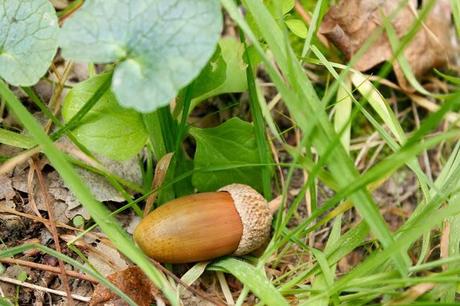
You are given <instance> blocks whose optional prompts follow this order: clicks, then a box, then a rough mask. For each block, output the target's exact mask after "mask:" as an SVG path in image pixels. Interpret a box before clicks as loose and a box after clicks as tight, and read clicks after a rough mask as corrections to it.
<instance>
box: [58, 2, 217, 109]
mask: <svg viewBox="0 0 460 306" xmlns="http://www.w3.org/2000/svg"><path fill="white" fill-rule="evenodd" d="M221 15H222V14H221V11H220V5H219V3H218V1H216V0H197V1H175V2H173V3H171V2H170V1H168V0H138V1H118V0H88V1H85V4H84V5H83V7H82V8H81V9H79V10H78V12H77V13H75V15H74V16H72V17H71V18H70V19H69V20H68V21H67V22H66V23H65V24H64V27H63V28H62V32H61V36H60V43H61V47H62V51H63V55H64V57H66V58H69V59H73V60H79V61H87V62H93V63H111V62H117V63H118V65H117V67H116V68H115V72H114V76H113V81H112V89H113V91H114V93H115V95H116V96H117V98H118V100H119V102H120V104H121V105H123V106H125V107H131V108H134V109H136V110H138V111H141V112H150V111H153V110H155V109H157V108H159V107H161V106H165V105H167V104H168V103H169V102H170V101H171V100H172V99H173V98H174V97H175V96H176V94H177V92H178V91H179V90H180V89H181V88H182V87H183V86H185V85H186V84H188V83H189V82H190V81H192V80H193V79H194V78H195V77H196V76H197V75H198V74H199V72H200V70H201V69H202V68H203V67H204V65H205V64H206V63H207V61H208V59H209V58H210V57H211V56H212V54H213V52H214V50H215V47H216V44H217V42H218V39H219V35H220V31H221V28H222V16H221Z"/></svg>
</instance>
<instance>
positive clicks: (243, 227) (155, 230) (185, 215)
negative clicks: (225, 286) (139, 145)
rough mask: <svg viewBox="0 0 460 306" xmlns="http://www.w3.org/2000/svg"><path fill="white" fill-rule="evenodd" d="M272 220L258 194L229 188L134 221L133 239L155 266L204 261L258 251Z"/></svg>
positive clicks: (189, 198)
mask: <svg viewBox="0 0 460 306" xmlns="http://www.w3.org/2000/svg"><path fill="white" fill-rule="evenodd" d="M271 221H272V214H271V212H270V209H269V207H268V204H267V202H266V201H265V199H264V198H263V197H262V196H261V195H260V194H259V193H258V192H257V191H255V190H254V189H252V188H251V187H249V186H246V185H241V184H232V185H228V186H225V187H223V188H221V189H219V191H218V192H205V193H198V194H194V195H189V196H185V197H181V198H178V199H175V200H173V201H170V202H168V203H166V204H164V205H162V206H160V207H159V208H157V209H155V210H154V211H153V212H151V213H150V214H148V215H147V216H146V217H145V218H144V219H143V220H142V221H141V222H140V223H139V225H138V226H137V228H136V229H135V231H134V240H135V241H136V243H137V244H138V245H139V247H140V248H141V249H142V250H143V251H144V252H145V253H146V254H147V255H148V256H150V257H152V258H154V259H155V260H157V261H159V262H164V263H188V262H195V261H204V260H209V259H213V258H216V257H220V256H224V255H230V254H233V255H244V254H247V253H250V252H252V251H254V250H256V249H258V248H259V247H261V246H262V245H263V244H264V243H265V242H266V241H267V240H268V237H269V235H270V227H271Z"/></svg>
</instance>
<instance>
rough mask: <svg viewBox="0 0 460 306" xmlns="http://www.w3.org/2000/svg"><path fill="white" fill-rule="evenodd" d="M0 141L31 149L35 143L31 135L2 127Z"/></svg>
mask: <svg viewBox="0 0 460 306" xmlns="http://www.w3.org/2000/svg"><path fill="white" fill-rule="evenodd" d="M0 143H3V144H6V145H9V146H12V147H16V148H21V149H30V148H32V147H33V146H34V145H35V142H34V140H33V139H32V138H30V137H29V136H26V135H22V134H19V133H15V132H12V131H10V130H7V129H2V128H0Z"/></svg>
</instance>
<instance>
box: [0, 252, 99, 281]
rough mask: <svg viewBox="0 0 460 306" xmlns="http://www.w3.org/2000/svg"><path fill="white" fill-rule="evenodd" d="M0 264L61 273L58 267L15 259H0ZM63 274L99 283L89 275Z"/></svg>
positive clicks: (73, 272)
mask: <svg viewBox="0 0 460 306" xmlns="http://www.w3.org/2000/svg"><path fill="white" fill-rule="evenodd" d="M0 262H1V263H6V264H12V265H19V266H24V267H29V268H33V269H38V270H42V271H47V272H51V273H55V274H59V273H61V270H60V269H59V268H58V267H53V266H49V265H44V264H39V263H36V262H31V261H27V260H21V259H15V258H0ZM65 274H67V275H68V276H71V277H75V278H78V279H81V280H85V281H88V282H91V283H93V284H98V283H99V281H98V280H97V279H95V278H93V277H91V276H89V275H86V274H83V273H80V272H76V271H70V270H65Z"/></svg>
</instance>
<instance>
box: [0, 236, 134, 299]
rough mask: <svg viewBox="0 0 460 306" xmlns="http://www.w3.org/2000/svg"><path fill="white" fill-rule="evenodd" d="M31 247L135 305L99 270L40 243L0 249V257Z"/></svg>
mask: <svg viewBox="0 0 460 306" xmlns="http://www.w3.org/2000/svg"><path fill="white" fill-rule="evenodd" d="M32 249H37V250H40V251H41V252H43V253H45V254H49V255H51V256H54V257H56V258H58V259H61V260H62V261H64V262H66V263H68V264H70V265H72V266H73V267H75V268H77V269H79V270H80V271H82V272H85V273H87V274H89V275H91V276H92V277H94V278H95V279H97V280H98V281H99V282H100V283H101V284H103V285H104V286H106V287H107V288H109V289H110V290H111V291H113V292H114V293H115V294H117V295H118V296H119V297H121V298H123V300H124V301H125V302H127V303H128V304H129V305H132V306H136V305H137V304H136V303H135V302H134V301H133V300H132V299H131V298H130V297H129V296H128V295H126V294H125V293H124V292H123V291H121V290H120V289H118V287H116V286H115V285H114V284H112V283H111V282H110V281H109V280H108V279H107V278H105V277H104V276H102V275H101V274H100V273H99V272H97V271H94V270H93V269H91V268H89V267H87V266H85V265H83V264H81V263H80V262H78V261H76V260H75V259H73V258H70V257H68V256H66V255H64V254H61V253H59V252H57V251H55V250H53V249H50V248H47V247H46V246H43V245H41V244H36V243H29V244H23V245H20V246H17V247H13V248H9V249H6V250H1V251H0V258H5V257H11V256H14V255H17V254H21V253H23V252H26V251H28V250H32Z"/></svg>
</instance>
